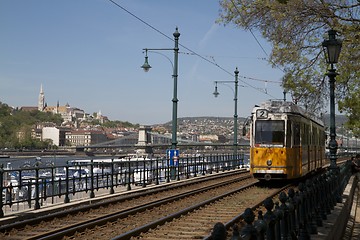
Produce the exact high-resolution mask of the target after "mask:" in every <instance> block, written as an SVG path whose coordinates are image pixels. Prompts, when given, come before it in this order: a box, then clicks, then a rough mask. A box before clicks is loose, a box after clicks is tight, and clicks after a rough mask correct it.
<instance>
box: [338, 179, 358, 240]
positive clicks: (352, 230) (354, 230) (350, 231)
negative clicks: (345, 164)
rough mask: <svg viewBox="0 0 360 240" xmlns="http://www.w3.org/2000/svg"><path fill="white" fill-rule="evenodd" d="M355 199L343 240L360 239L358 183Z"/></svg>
mask: <svg viewBox="0 0 360 240" xmlns="http://www.w3.org/2000/svg"><path fill="white" fill-rule="evenodd" d="M355 184H356V188H355V191H354V198H353V202H352V207H351V211H350V215H349V219H348V222H347V225H346V229H345V233H344V236H343V238H342V240H350V239H354V240H355V239H360V190H359V189H360V183H359V180H358V181H357V183H355Z"/></svg>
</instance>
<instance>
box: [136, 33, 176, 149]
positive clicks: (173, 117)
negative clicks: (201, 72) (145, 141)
mask: <svg viewBox="0 0 360 240" xmlns="http://www.w3.org/2000/svg"><path fill="white" fill-rule="evenodd" d="M173 36H174V42H175V47H174V48H145V49H143V50H145V52H146V55H145V62H144V64H143V65H142V66H141V68H142V69H144V71H145V72H148V71H149V70H150V68H151V66H150V64H149V62H148V56H147V52H148V50H155V51H163V50H172V51H174V65H173V75H172V77H173V79H174V93H173V99H172V102H173V109H172V140H171V149H176V145H177V102H178V98H177V77H178V55H179V37H180V33H179V32H178V28H176V29H175V32H174V33H173ZM170 62H171V61H170Z"/></svg>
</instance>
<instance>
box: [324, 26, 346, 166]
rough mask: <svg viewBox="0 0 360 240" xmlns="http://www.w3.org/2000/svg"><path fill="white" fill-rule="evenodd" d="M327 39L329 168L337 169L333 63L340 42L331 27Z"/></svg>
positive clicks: (337, 55)
mask: <svg viewBox="0 0 360 240" xmlns="http://www.w3.org/2000/svg"><path fill="white" fill-rule="evenodd" d="M328 34H329V39H328V40H324V41H323V43H322V46H323V48H324V52H325V57H326V62H327V63H329V64H330V66H331V68H330V69H329V70H328V72H327V73H326V75H327V76H328V77H329V84H330V142H329V150H330V169H337V166H336V160H337V155H336V153H337V149H338V144H337V142H336V129H335V94H334V92H335V77H336V76H337V75H338V74H337V73H336V69H335V68H334V64H335V63H337V62H338V60H339V56H340V51H341V46H342V42H341V41H340V40H338V39H336V31H335V30H333V29H331V30H329V31H328Z"/></svg>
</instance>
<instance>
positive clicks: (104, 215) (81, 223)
mask: <svg viewBox="0 0 360 240" xmlns="http://www.w3.org/2000/svg"><path fill="white" fill-rule="evenodd" d="M239 172H240V173H239ZM220 176H221V178H222V179H223V180H219V179H216V178H219V177H220ZM225 176H226V177H225ZM212 178H213V179H211V178H203V179H202V180H197V181H195V182H193V181H187V182H182V183H179V184H174V185H173V186H167V187H164V188H159V189H153V190H146V191H142V192H141V193H137V194H129V195H127V196H122V197H118V198H117V199H115V200H114V199H112V200H108V201H105V202H99V203H97V204H94V205H91V206H82V207H78V208H73V209H68V210H63V211H60V212H57V213H52V214H49V215H46V216H42V217H39V218H36V219H28V220H26V221H21V222H15V223H11V224H6V225H5V226H2V227H0V231H1V232H2V233H1V234H0V238H1V239H53V238H57V239H59V238H61V236H65V235H72V234H73V233H75V232H76V231H83V229H84V228H91V227H94V226H97V225H101V224H106V223H109V222H113V221H115V219H121V218H124V217H126V218H127V219H131V218H135V219H137V218H138V217H137V214H138V213H139V212H143V214H144V213H145V214H144V215H145V216H146V211H147V209H149V208H150V209H156V208H160V206H161V208H162V206H166V205H170V206H171V207H170V208H171V209H172V208H173V204H171V202H174V201H176V199H189V200H190V201H189V203H188V204H192V202H191V198H190V197H189V196H191V195H203V196H204V197H203V198H208V196H206V195H207V194H206V192H207V191H210V190H211V189H224V187H223V186H224V185H225V186H226V185H231V184H238V185H243V184H244V183H243V182H242V181H245V179H251V178H250V175H249V174H248V173H244V172H241V171H232V172H227V173H226V175H221V174H219V176H215V175H214V176H213V177H212ZM248 181H249V180H248ZM165 195H166V196H165ZM166 202H168V203H166ZM169 202H170V203H169ZM126 222H127V221H126ZM131 227H132V228H134V227H133V226H130V228H131ZM127 231H129V230H127Z"/></svg>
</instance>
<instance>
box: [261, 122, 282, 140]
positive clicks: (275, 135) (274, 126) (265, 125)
mask: <svg viewBox="0 0 360 240" xmlns="http://www.w3.org/2000/svg"><path fill="white" fill-rule="evenodd" d="M284 137H285V123H284V121H280V120H279V121H262V120H258V121H256V124H255V144H281V145H283V144H284Z"/></svg>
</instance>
